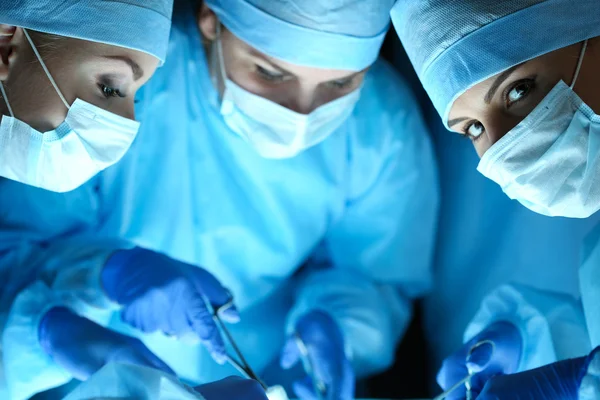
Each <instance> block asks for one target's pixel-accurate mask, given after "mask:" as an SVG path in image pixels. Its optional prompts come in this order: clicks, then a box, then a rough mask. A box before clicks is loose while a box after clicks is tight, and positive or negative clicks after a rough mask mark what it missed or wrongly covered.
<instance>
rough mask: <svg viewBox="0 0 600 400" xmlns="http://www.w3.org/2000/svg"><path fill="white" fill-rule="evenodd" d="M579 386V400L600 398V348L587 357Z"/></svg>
mask: <svg viewBox="0 0 600 400" xmlns="http://www.w3.org/2000/svg"><path fill="white" fill-rule="evenodd" d="M578 384H579V385H578V388H579V390H578V397H577V398H578V399H579V400H592V399H594V400H596V399H598V398H600V347H596V348H595V349H594V351H592V352H591V353H590V355H589V356H587V357H585V362H584V366H583V368H582V369H581V376H580V377H579V380H578Z"/></svg>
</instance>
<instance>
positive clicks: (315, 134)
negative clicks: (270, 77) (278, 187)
mask: <svg viewBox="0 0 600 400" xmlns="http://www.w3.org/2000/svg"><path fill="white" fill-rule="evenodd" d="M220 29H221V28H220V25H218V28H217V39H216V40H215V42H216V43H215V46H216V48H215V53H216V56H215V57H213V58H214V59H216V60H217V61H218V66H217V67H216V68H215V69H216V70H218V72H217V73H218V78H220V80H221V82H218V80H217V79H215V78H216V77H215V78H213V83H214V84H215V87H216V88H219V87H222V86H223V87H224V93H223V96H222V99H221V110H220V111H221V115H222V116H223V119H224V120H225V123H226V124H227V126H228V127H229V128H230V129H231V130H232V131H233V132H235V133H236V134H238V135H239V136H240V137H242V138H243V139H244V140H245V141H246V142H248V143H249V144H250V145H251V146H252V147H253V148H254V149H255V150H256V152H258V153H259V154H260V155H261V156H263V157H265V158H290V157H294V156H296V155H297V154H299V153H301V152H302V151H304V150H306V149H308V148H310V147H312V146H315V145H317V144H318V143H320V142H322V141H323V140H325V139H326V138H327V137H329V136H330V135H331V134H332V133H333V132H335V130H336V129H338V128H339V127H340V126H341V125H342V124H343V123H344V121H346V120H347V119H348V118H349V117H350V115H351V114H352V112H353V110H354V107H355V106H356V103H357V102H358V100H359V98H360V88H359V89H356V90H354V91H352V92H351V93H349V94H347V95H345V96H343V97H340V98H339V99H336V100H334V101H331V102H329V103H327V104H324V105H322V106H321V107H318V108H317V109H315V110H314V111H312V112H311V113H309V114H300V113H298V112H295V111H292V110H290V109H288V108H285V107H283V106H281V105H279V104H277V103H275V102H273V101H271V100H268V99H265V98H264V97H261V96H258V95H255V94H254V93H251V92H249V91H247V90H246V89H244V88H242V87H240V86H239V85H237V84H236V83H235V82H233V81H232V80H230V79H228V78H227V74H226V72H225V62H224V58H223V48H222V43H221V34H220V33H221V31H220ZM219 83H221V85H220V84H219Z"/></svg>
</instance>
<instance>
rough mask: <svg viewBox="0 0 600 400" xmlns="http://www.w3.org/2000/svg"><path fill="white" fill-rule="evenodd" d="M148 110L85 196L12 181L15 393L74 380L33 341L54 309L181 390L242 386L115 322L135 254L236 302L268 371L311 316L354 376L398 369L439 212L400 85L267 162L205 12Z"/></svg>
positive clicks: (243, 342) (179, 20)
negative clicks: (112, 339)
mask: <svg viewBox="0 0 600 400" xmlns="http://www.w3.org/2000/svg"><path fill="white" fill-rule="evenodd" d="M139 101H140V102H139V104H138V106H139V107H138V115H137V116H138V118H139V119H140V120H141V121H142V128H141V131H140V133H139V135H138V137H137V138H136V140H135V142H134V144H133V145H132V148H131V149H130V150H129V152H128V153H127V154H126V156H125V157H124V158H123V159H122V160H121V161H120V162H119V163H118V164H117V165H115V166H113V167H111V168H110V169H108V170H106V171H104V172H103V173H101V174H100V175H99V176H97V177H96V178H94V179H93V180H92V181H90V182H88V183H87V184H86V185H84V186H82V187H81V188H79V189H77V190H75V191H73V192H70V193H66V194H56V193H50V192H45V191H42V190H38V189H35V188H32V187H27V186H24V185H21V184H18V183H16V182H11V181H2V182H1V183H0V274H1V279H0V281H1V282H2V285H3V292H2V303H1V312H2V321H3V323H2V328H3V336H2V349H3V354H2V357H3V359H2V363H3V368H4V372H3V374H2V378H3V379H4V380H5V381H4V382H2V388H3V390H5V391H6V390H11V395H12V396H13V398H17V399H21V398H25V397H26V396H28V395H30V394H32V393H36V392H39V391H41V390H44V389H47V388H50V387H53V386H57V385H59V384H61V383H63V382H66V381H68V380H69V379H70V376H69V375H68V374H67V373H66V371H63V370H61V369H60V368H58V366H57V365H56V364H54V363H53V362H52V360H51V359H50V358H49V357H48V356H46V355H45V354H44V353H43V351H42V350H41V348H40V346H39V344H38V343H37V324H38V321H39V318H40V316H41V315H42V314H43V312H44V311H45V310H47V309H48V308H49V307H52V306H53V305H57V304H66V305H68V306H69V307H71V308H72V309H74V310H76V311H77V312H79V313H81V314H82V315H85V316H87V317H88V318H91V319H93V320H94V321H97V322H98V323H101V324H103V325H107V326H110V327H111V328H112V329H115V330H118V331H121V332H125V333H127V334H131V335H136V336H139V337H140V338H141V339H142V340H143V341H144V342H145V343H146V345H147V346H148V347H149V348H150V349H151V350H152V351H154V352H155V353H156V354H157V355H158V356H159V357H161V358H162V359H163V360H165V361H166V362H167V363H168V364H169V365H170V366H171V367H172V368H173V369H174V370H175V371H176V372H177V374H178V375H179V376H180V377H181V378H182V379H183V380H184V381H187V382H190V383H201V382H206V381H212V380H215V379H219V378H222V377H224V376H226V375H231V374H234V373H235V371H234V370H233V369H232V368H230V367H229V366H219V365H216V364H215V363H214V361H212V359H211V358H210V356H209V355H208V354H207V352H206V351H205V350H204V349H203V348H202V346H201V345H199V344H197V343H188V342H186V341H177V340H174V339H172V338H169V337H166V336H164V335H162V334H160V333H155V334H141V333H139V332H137V331H134V330H133V329H130V328H129V327H127V326H124V324H122V323H121V322H120V320H119V316H118V307H117V306H116V305H114V304H112V303H111V302H110V301H108V299H106V298H105V297H104V295H103V293H102V290H101V288H100V287H99V283H98V274H99V271H100V269H101V267H102V265H103V264H104V262H105V260H106V258H107V257H109V255H110V254H111V253H112V252H113V251H114V250H115V249H119V248H128V247H131V246H134V245H135V246H141V247H144V248H147V249H151V250H155V251H159V252H162V253H165V254H167V255H169V256H171V257H173V258H175V259H177V260H181V261H184V262H187V263H191V264H194V265H198V266H202V267H204V268H206V269H207V270H208V271H210V272H211V273H213V274H214V275H215V276H216V277H217V278H218V279H220V280H221V281H222V282H223V284H224V285H225V286H226V287H228V288H229V289H230V290H231V291H232V293H233V295H234V297H235V300H236V303H237V305H238V308H239V309H240V310H241V318H242V322H241V323H239V324H237V325H233V326H232V327H231V330H232V334H233V336H234V337H235V338H236V339H237V341H238V343H239V345H240V347H241V348H242V350H243V351H244V353H245V354H246V356H247V358H248V360H249V362H250V363H251V365H252V366H253V367H254V368H255V369H256V370H257V371H259V372H263V371H265V370H267V368H268V365H269V364H271V363H272V362H273V360H277V359H278V356H279V351H280V350H281V347H282V344H283V342H284V339H285V335H286V332H287V333H289V331H290V329H291V327H293V325H294V322H295V320H296V318H298V317H299V316H300V315H302V314H303V313H305V312H307V311H309V310H311V309H315V308H319V309H324V310H326V311H327V312H330V313H331V314H332V316H333V317H334V318H335V319H336V320H337V321H338V323H339V324H340V326H341V328H342V330H343V332H344V334H345V339H346V342H347V343H346V345H347V352H348V355H349V357H350V358H351V360H352V363H353V365H354V368H355V370H356V372H357V374H358V376H364V375H366V374H371V373H374V372H376V371H380V370H382V369H384V368H386V367H388V366H389V365H390V364H391V362H392V361H393V357H394V349H395V346H396V344H397V341H398V340H399V338H400V337H401V336H402V334H403V331H404V329H405V327H406V325H407V323H408V322H409V320H410V316H411V301H412V299H414V298H415V297H417V296H421V295H423V294H424V293H425V292H426V291H427V290H428V289H429V288H430V284H431V280H432V277H431V268H430V266H431V259H432V251H433V244H434V236H435V235H434V230H435V225H436V221H437V207H438V191H437V176H436V168H435V163H434V160H433V154H432V148H431V144H430V140H429V137H428V133H427V129H426V127H425V124H424V122H423V120H422V117H421V115H420V112H419V108H418V106H417V105H416V103H415V101H414V98H413V95H412V93H411V91H410V90H409V89H408V88H407V86H406V85H405V83H404V82H403V81H402V80H401V79H400V78H399V76H398V75H397V74H396V73H395V72H394V71H393V69H392V68H391V67H390V66H389V65H387V64H386V63H385V62H383V61H378V62H377V63H376V64H375V65H373V67H372V68H371V70H370V71H369V72H368V74H367V77H366V80H365V83H364V87H363V89H362V96H361V99H360V101H359V103H358V104H357V106H356V109H355V110H354V112H353V114H352V116H351V117H350V118H349V119H348V120H347V121H346V122H345V123H344V124H343V125H342V126H341V127H340V128H339V129H338V130H337V131H336V132H335V133H334V134H333V135H331V136H330V137H329V138H327V139H326V140H325V141H323V142H322V143H320V144H319V145H317V146H315V147H313V148H311V149H309V150H307V151H305V152H303V153H301V154H300V155H298V156H296V157H294V158H290V159H283V160H273V159H265V158H261V157H260V156H259V155H258V154H257V153H256V152H255V151H254V150H253V149H252V148H251V147H250V146H249V145H248V144H247V143H246V142H245V141H244V140H242V139H241V138H240V137H239V136H237V135H236V134H235V133H233V132H232V131H231V130H229V129H228V128H227V126H226V125H225V123H224V121H223V119H222V118H221V115H220V112H219V99H218V94H217V93H216V91H215V90H214V88H213V86H212V84H211V79H210V76H209V71H208V70H207V63H206V60H205V56H204V53H203V48H202V43H201V38H200V35H199V33H198V28H197V24H196V23H195V21H194V18H193V13H191V12H188V13H177V12H176V14H175V17H174V27H173V29H172V36H171V43H170V47H169V54H168V61H167V62H166V64H165V66H164V67H163V68H161V69H159V70H158V71H157V73H156V75H155V76H154V77H153V78H152V79H151V81H150V82H149V83H148V84H147V85H146V86H145V87H144V88H143V91H142V93H141V94H140V96H139ZM301 267H302V268H301ZM148 273H149V274H150V273H152V269H151V267H149V268H148ZM32 371H35V372H32ZM7 388H8V389H7ZM4 393H6V392H4ZM0 398H6V397H5V396H4V395H3V394H0Z"/></svg>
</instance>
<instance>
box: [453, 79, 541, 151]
mask: <svg viewBox="0 0 600 400" xmlns="http://www.w3.org/2000/svg"><path fill="white" fill-rule="evenodd" d="M535 79H536V77H532V78H527V79H521V80H520V81H516V82H514V83H513V84H512V85H510V86H508V87H507V88H506V89H504V92H503V93H502V98H503V99H504V106H505V107H506V109H507V110H508V109H509V108H510V107H512V106H514V105H515V104H517V103H519V102H520V101H522V100H525V99H526V98H527V96H529V95H530V94H531V92H532V91H533V90H535V88H536V81H535ZM524 84H528V85H529V86H528V88H527V91H526V92H525V93H524V94H523V95H522V97H521V98H519V99H517V100H514V101H512V103H511V102H510V99H509V97H508V96H509V95H510V92H512V91H513V90H514V89H516V88H518V87H519V86H521V85H524ZM475 124H480V125H481V127H482V129H483V132H485V127H484V126H483V125H482V124H481V122H479V121H476V120H472V121H469V122H468V123H467V124H466V125H465V127H464V128H463V130H462V132H463V134H462V135H461V136H462V137H465V138H467V139H469V140H471V141H472V142H476V141H477V140H479V139H480V138H481V137H482V136H483V132H482V134H481V135H479V136H477V137H475V136H473V135H470V134H469V130H470V129H471V127H472V126H473V125H475Z"/></svg>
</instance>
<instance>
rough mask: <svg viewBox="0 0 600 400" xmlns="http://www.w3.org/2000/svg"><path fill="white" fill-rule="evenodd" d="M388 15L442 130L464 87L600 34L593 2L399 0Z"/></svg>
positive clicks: (598, 8) (598, 9) (599, 11)
mask: <svg viewBox="0 0 600 400" xmlns="http://www.w3.org/2000/svg"><path fill="white" fill-rule="evenodd" d="M391 16H392V21H393V23H394V27H395V28H396V32H397V33H398V36H399V37H400V40H401V41H402V43H403V45H404V47H405V48H406V51H407V53H408V56H409V58H410V59H411V61H412V63H413V66H414V67H415V70H416V71H417V74H418V75H419V78H420V79H421V83H422V84H423V86H424V88H425V90H426V91H427V93H428V94H429V97H430V98H431V100H432V101H433V104H434V106H435V108H436V109H437V111H438V113H439V114H440V116H441V117H442V119H443V121H444V123H445V124H446V126H447V124H448V115H449V113H450V109H451V107H452V104H453V103H454V101H455V100H456V99H457V98H458V97H459V96H460V95H461V94H463V93H464V92H465V91H466V90H467V89H469V88H470V87H472V86H474V85H476V84H477V83H480V82H482V81H484V80H486V79H488V78H490V77H492V76H494V75H496V74H498V73H500V72H503V71H505V70H507V69H509V68H511V67H513V66H515V65H518V64H520V63H522V62H525V61H528V60H531V59H533V58H536V57H538V56H541V55H543V54H546V53H549V52H551V51H554V50H558V49H560V48H563V47H566V46H570V45H572V44H575V43H578V42H582V41H584V40H586V39H589V38H592V37H595V36H600V1H599V0H501V1H500V0H398V1H397V3H396V5H395V6H394V8H393V10H392V12H391Z"/></svg>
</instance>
